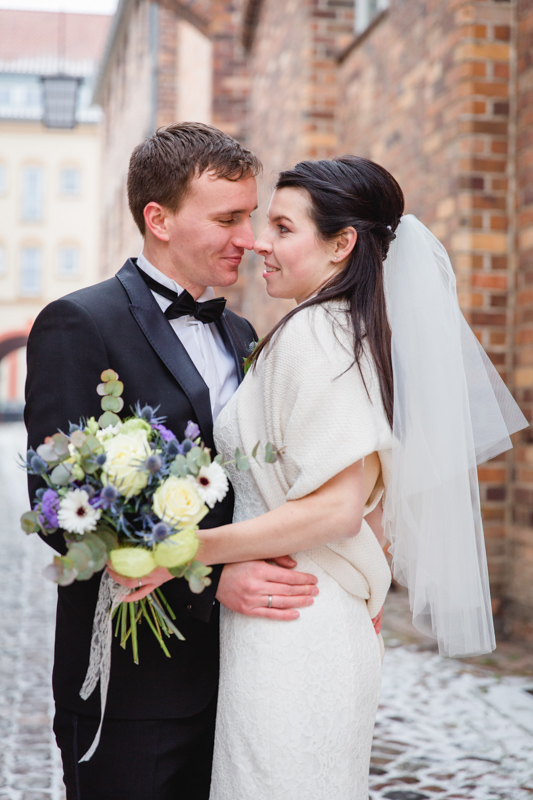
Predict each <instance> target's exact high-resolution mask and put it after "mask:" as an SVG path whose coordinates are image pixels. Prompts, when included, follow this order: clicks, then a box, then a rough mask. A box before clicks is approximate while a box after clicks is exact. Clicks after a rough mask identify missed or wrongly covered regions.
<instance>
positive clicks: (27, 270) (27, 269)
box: [18, 244, 43, 299]
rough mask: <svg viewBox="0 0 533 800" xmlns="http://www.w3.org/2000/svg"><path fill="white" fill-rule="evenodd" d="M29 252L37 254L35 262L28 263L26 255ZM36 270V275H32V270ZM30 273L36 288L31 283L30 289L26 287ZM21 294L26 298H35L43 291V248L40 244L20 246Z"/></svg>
mask: <svg viewBox="0 0 533 800" xmlns="http://www.w3.org/2000/svg"><path fill="white" fill-rule="evenodd" d="M29 253H33V254H34V255H36V260H35V263H34V264H28V262H26V263H24V262H25V256H26V257H27V255H28V254H29ZM32 271H33V272H34V275H33V276H32V275H31V272H32ZM28 274H30V279H33V281H34V284H33V286H34V288H33V286H31V285H30V289H29V290H28V289H27V288H26V286H27V284H25V279H26V278H27V276H28ZM18 288H19V296H20V297H24V298H28V299H31V298H35V297H40V296H41V295H42V293H43V249H42V247H41V246H40V245H37V244H28V245H23V246H22V247H21V248H20V270H19V287H18Z"/></svg>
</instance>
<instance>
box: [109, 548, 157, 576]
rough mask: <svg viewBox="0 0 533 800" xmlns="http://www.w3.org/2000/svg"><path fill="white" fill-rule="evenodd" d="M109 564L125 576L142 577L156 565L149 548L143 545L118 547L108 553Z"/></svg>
mask: <svg viewBox="0 0 533 800" xmlns="http://www.w3.org/2000/svg"><path fill="white" fill-rule="evenodd" d="M109 558H110V560H111V566H112V567H113V569H114V570H115V572H118V573H119V575H123V576H124V577H125V578H142V577H144V576H145V575H148V573H149V572H151V571H152V570H153V569H155V567H156V563H155V559H154V556H153V554H152V552H151V551H150V550H145V549H144V547H120V548H119V549H118V550H111V552H110V553H109Z"/></svg>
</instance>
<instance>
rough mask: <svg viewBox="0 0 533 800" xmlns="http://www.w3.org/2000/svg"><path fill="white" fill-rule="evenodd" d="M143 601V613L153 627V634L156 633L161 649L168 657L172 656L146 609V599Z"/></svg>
mask: <svg viewBox="0 0 533 800" xmlns="http://www.w3.org/2000/svg"><path fill="white" fill-rule="evenodd" d="M141 603H142V604H143V615H144V617H145V619H146V621H147V622H148V625H149V626H150V627H151V629H152V632H153V634H154V636H155V638H156V639H157V641H158V642H159V644H160V645H161V649H162V650H163V652H164V654H165V655H166V656H167V657H168V658H170V653H169V652H168V650H167V648H166V646H165V643H164V641H163V639H162V637H161V635H160V634H159V633H158V632H157V630H156V628H155V626H154V623H153V622H152V620H151V619H150V615H149V614H148V611H147V610H146V604H145V603H144V600H141Z"/></svg>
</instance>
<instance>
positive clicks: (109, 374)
mask: <svg viewBox="0 0 533 800" xmlns="http://www.w3.org/2000/svg"><path fill="white" fill-rule="evenodd" d="M100 380H101V381H103V382H104V383H107V381H118V373H116V372H115V370H114V369H105V370H104V371H103V372H102V374H101V375H100Z"/></svg>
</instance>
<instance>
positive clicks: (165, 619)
mask: <svg viewBox="0 0 533 800" xmlns="http://www.w3.org/2000/svg"><path fill="white" fill-rule="evenodd" d="M153 602H154V605H155V606H156V608H157V612H158V614H160V615H161V617H162V618H163V619H164V621H165V622H166V624H167V625H168V627H169V628H170V630H171V631H172V633H173V634H174V636H177V637H178V639H180V640H181V641H182V642H184V641H185V636H184V635H183V634H182V633H181V632H180V631H179V630H178V629H177V628H176V626H175V625H174V623H173V622H172V620H171V619H169V617H167V615H166V614H165V612H164V611H163V608H162V607H161V605H160V603H159V601H158V600H157V598H155V597H154V598H153Z"/></svg>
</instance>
